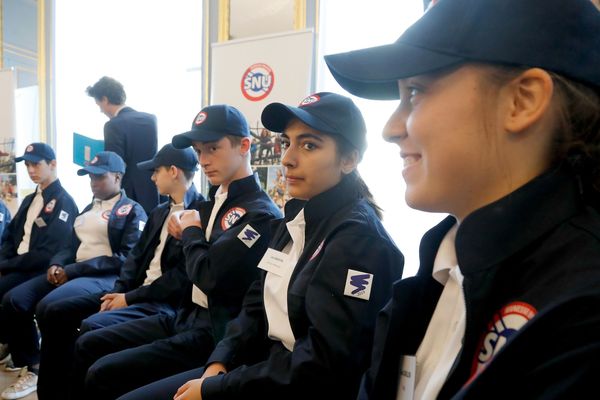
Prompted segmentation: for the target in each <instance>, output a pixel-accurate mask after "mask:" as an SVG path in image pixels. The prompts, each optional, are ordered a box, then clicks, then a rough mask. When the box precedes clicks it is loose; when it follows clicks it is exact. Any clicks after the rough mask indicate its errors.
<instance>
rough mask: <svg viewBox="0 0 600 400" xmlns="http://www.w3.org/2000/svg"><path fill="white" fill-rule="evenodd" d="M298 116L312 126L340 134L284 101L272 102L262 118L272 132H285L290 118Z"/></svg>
mask: <svg viewBox="0 0 600 400" xmlns="http://www.w3.org/2000/svg"><path fill="white" fill-rule="evenodd" d="M293 118H297V119H299V120H300V121H302V122H303V123H304V124H306V125H308V126H310V127H311V128H313V129H315V130H317V131H320V132H325V133H332V134H339V132H337V130H336V129H335V128H333V127H331V126H329V125H327V124H326V123H324V122H323V121H321V120H320V119H318V118H316V117H314V116H313V115H312V114H310V113H308V112H307V111H305V110H303V109H301V108H299V107H290V106H287V105H285V104H282V103H271V104H269V105H268V106H266V107H265V109H264V110H263V112H262V114H261V116H260V119H261V121H262V124H263V126H264V127H265V128H267V129H268V130H270V131H272V132H283V131H284V130H285V127H286V126H287V125H288V124H289V122H290V120H291V119H293Z"/></svg>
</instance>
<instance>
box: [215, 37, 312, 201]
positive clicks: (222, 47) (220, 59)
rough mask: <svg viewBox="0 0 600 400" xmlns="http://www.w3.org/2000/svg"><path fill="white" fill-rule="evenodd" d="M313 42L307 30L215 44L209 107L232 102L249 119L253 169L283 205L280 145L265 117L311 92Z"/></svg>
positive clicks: (264, 186)
mask: <svg viewBox="0 0 600 400" xmlns="http://www.w3.org/2000/svg"><path fill="white" fill-rule="evenodd" d="M314 40H315V37H314V33H313V32H312V30H304V31H292V32H285V33H281V34H275V35H266V36H260V37H254V38H247V39H240V40H231V41H228V42H224V43H216V44H213V45H212V64H211V94H210V104H229V105H232V106H234V107H236V108H238V109H239V110H240V111H241V112H242V113H243V114H244V115H245V116H246V118H247V119H248V123H249V124H250V129H251V132H252V134H253V136H254V139H253V146H252V164H253V168H254V170H255V172H257V173H258V175H259V178H260V180H261V184H262V185H263V188H264V189H265V190H266V191H267V192H268V193H269V194H270V195H271V197H273V199H274V200H275V202H276V203H277V204H278V205H279V206H280V207H283V204H284V202H285V200H286V199H287V194H286V193H285V186H284V185H285V180H284V179H282V174H281V166H280V164H281V163H280V158H281V146H280V141H279V138H278V136H277V135H275V134H273V133H272V132H269V131H267V130H265V129H263V127H262V124H261V122H260V114H261V112H262V110H263V108H265V106H266V105H268V104H270V103H273V102H281V103H285V104H291V105H297V104H299V103H300V101H302V99H304V98H305V97H306V96H307V95H309V94H310V88H311V83H312V80H313V76H312V71H313V54H314Z"/></svg>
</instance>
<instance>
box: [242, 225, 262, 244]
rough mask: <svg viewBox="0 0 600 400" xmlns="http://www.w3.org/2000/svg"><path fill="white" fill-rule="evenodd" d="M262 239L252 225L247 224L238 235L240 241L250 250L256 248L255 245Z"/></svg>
mask: <svg viewBox="0 0 600 400" xmlns="http://www.w3.org/2000/svg"><path fill="white" fill-rule="evenodd" d="M259 238H260V233H258V231H257V230H256V229H254V228H253V227H252V226H250V224H247V225H246V226H245V227H244V229H242V231H241V232H240V234H239V235H238V239H240V240H241V241H242V243H244V244H245V245H246V246H248V248H251V247H252V246H254V243H256V241H257V240H258V239H259Z"/></svg>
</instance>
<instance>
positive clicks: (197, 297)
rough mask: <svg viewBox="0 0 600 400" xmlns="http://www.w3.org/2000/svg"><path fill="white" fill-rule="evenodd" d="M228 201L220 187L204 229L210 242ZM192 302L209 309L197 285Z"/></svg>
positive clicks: (193, 288) (193, 289)
mask: <svg viewBox="0 0 600 400" xmlns="http://www.w3.org/2000/svg"><path fill="white" fill-rule="evenodd" d="M226 199H227V193H222V191H221V186H219V188H218V189H217V191H216V192H215V204H214V205H213V208H212V211H211V213H210V218H209V219H208V224H207V225H206V227H205V229H204V232H205V236H204V237H205V238H206V241H210V235H211V234H212V230H213V226H214V224H215V219H217V214H218V213H219V209H220V208H221V206H222V205H223V203H225V200H226ZM192 301H193V302H194V303H196V304H198V305H199V306H201V307H204V308H208V297H206V294H205V293H204V292H203V291H202V290H200V288H199V287H198V286H196V285H194V286H193V287H192Z"/></svg>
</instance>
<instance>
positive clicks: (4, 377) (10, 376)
mask: <svg viewBox="0 0 600 400" xmlns="http://www.w3.org/2000/svg"><path fill="white" fill-rule="evenodd" d="M18 375H19V373H18V372H6V371H5V370H4V365H0V392H1V391H2V390H4V389H5V388H6V387H7V386H8V385H10V384H11V383H13V382H14V381H15V380H16V379H17V376H18ZM23 400H37V393H36V392H33V393H31V394H30V395H28V396H26V397H23Z"/></svg>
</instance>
